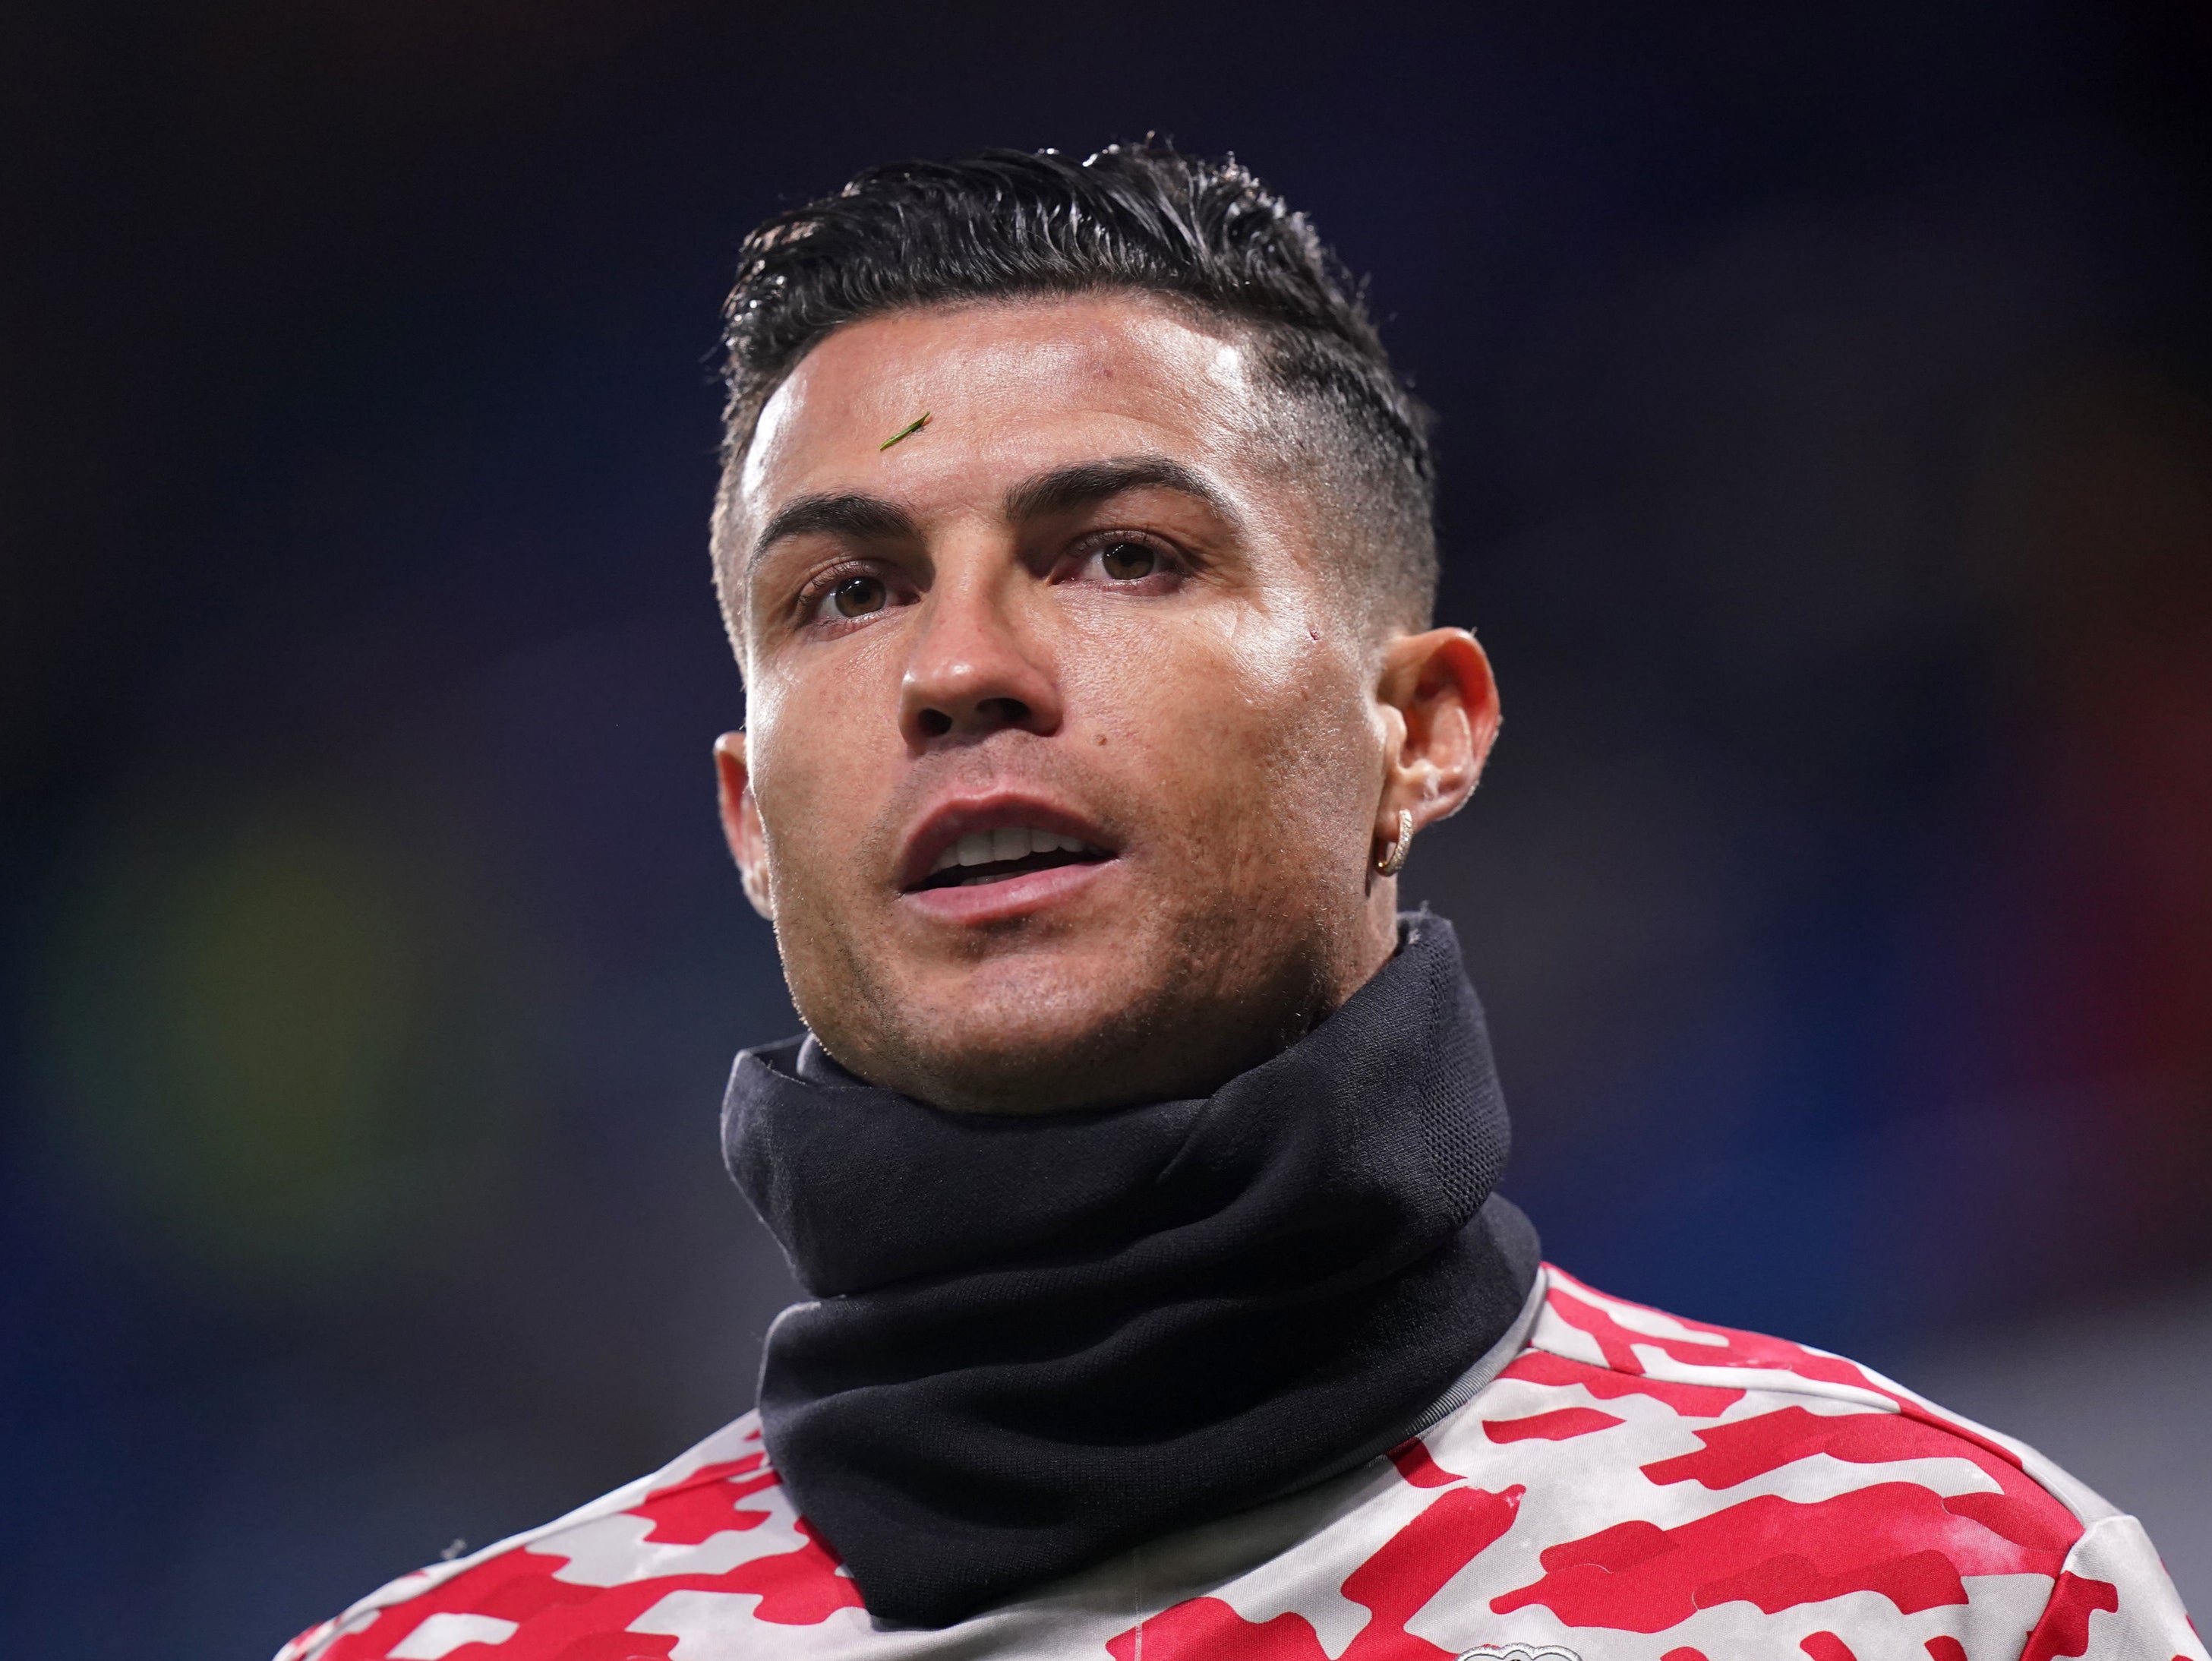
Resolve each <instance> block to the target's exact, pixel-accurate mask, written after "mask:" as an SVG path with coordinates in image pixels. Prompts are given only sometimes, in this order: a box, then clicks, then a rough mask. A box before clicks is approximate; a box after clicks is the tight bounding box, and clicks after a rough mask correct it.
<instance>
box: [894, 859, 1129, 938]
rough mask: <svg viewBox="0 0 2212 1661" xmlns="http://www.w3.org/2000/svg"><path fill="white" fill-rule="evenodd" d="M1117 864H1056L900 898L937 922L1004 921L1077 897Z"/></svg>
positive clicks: (912, 892) (1089, 862)
mask: <svg viewBox="0 0 2212 1661" xmlns="http://www.w3.org/2000/svg"><path fill="white" fill-rule="evenodd" d="M1118 863H1119V861H1115V860H1110V859H1107V860H1091V861H1085V862H1084V863H1082V864H1080V865H1055V866H1054V867H1051V868H1050V869H1049V870H1045V871H1025V872H1024V873H1022V874H1021V875H1020V876H1018V877H1005V878H1001V879H1000V880H999V881H997V882H979V883H975V884H972V885H969V886H967V887H964V888H963V887H960V886H957V885H956V886H953V887H951V888H917V889H915V890H914V891H911V892H909V893H905V894H902V895H900V896H899V898H900V901H901V902H902V904H907V905H910V906H912V907H914V908H915V910H917V911H919V912H921V914H922V916H926V917H928V918H931V919H933V921H935V922H958V923H984V922H1005V921H1006V919H1008V918H1010V917H1019V916H1027V915H1028V914H1030V913H1031V912H1036V911H1042V910H1044V909H1045V907H1047V906H1048V905H1057V904H1060V903H1062V902H1063V901H1066V900H1071V899H1073V898H1074V897H1075V896H1076V895H1078V894H1079V893H1081V892H1082V891H1084V890H1085V889H1086V888H1088V887H1089V886H1090V885H1091V884H1092V883H1094V882H1097V880H1098V879H1099V877H1100V876H1101V875H1102V874H1103V873H1104V872H1106V871H1107V870H1108V869H1109V868H1110V867H1113V866H1115V865H1116V864H1118Z"/></svg>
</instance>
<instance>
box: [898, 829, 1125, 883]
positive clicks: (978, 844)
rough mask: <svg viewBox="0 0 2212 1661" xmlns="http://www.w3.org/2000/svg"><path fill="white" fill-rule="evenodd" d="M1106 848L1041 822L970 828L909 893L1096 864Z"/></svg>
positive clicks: (947, 847) (1106, 855)
mask: <svg viewBox="0 0 2212 1661" xmlns="http://www.w3.org/2000/svg"><path fill="white" fill-rule="evenodd" d="M1112 857H1113V855H1110V854H1109V853H1108V852H1107V851H1106V850H1105V849H1103V848H1099V847H1096V846H1094V845H1093V844H1091V843H1087V842H1085V841H1084V840H1083V839H1082V838H1081V837H1071V836H1066V835H1063V834H1061V833H1060V831H1048V830H1047V829H1045V828H1044V827H1043V826H1042V825H1035V824H1003V825H997V826H994V827H993V828H992V829H990V830H988V831H968V832H967V833H965V834H964V835H963V836H961V837H957V838H956V839H955V840H954V841H952V842H951V843H947V844H946V845H945V848H944V849H942V850H940V851H939V854H938V855H937V857H936V858H935V859H934V860H933V861H931V863H930V866H929V868H928V870H927V871H926V872H924V873H922V876H921V880H919V881H918V882H915V883H911V884H909V885H908V888H907V891H908V893H918V892H921V891H926V890H928V889H933V888H981V887H985V886H987V885H991V884H994V883H1002V882H1011V881H1012V880H1013V879H1015V878H1017V877H1026V876H1029V875H1031V874H1032V873H1036V872H1040V871H1055V870H1058V869H1059V868H1060V867H1062V866H1066V865H1097V864H1101V863H1103V861H1107V860H1109V859H1111V858H1112Z"/></svg>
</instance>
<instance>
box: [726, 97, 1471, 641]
mask: <svg viewBox="0 0 2212 1661" xmlns="http://www.w3.org/2000/svg"><path fill="white" fill-rule="evenodd" d="M1115 290H1125V291H1134V292H1139V293H1148V294H1156V295H1164V296H1168V297H1170V298H1171V299H1174V300H1176V301H1181V302H1183V303H1185V304H1188V305H1190V306H1193V307H1195V308H1196V309H1197V310H1198V311H1200V313H1204V314H1206V315H1209V316H1211V317H1212V318H1214V319H1220V320H1223V321H1225V322H1227V323H1229V324H1231V325H1232V326H1237V327H1241V328H1243V329H1247V330H1249V331H1250V332H1251V334H1252V336H1253V337H1254V338H1255V339H1256V341H1257V343H1258V344H1259V347H1260V350H1259V353H1258V357H1259V360H1260V364H1261V371H1262V374H1264V375H1265V376H1266V378H1267V380H1268V381H1269V382H1270V383H1272V386H1273V388H1274V389H1275V390H1276V391H1277V392H1279V393H1280V394H1282V395H1283V397H1284V398H1285V400H1286V401H1287V402H1288V404H1289V405H1291V408H1292V410H1293V411H1295V417H1296V418H1294V419H1293V420H1291V422H1289V423H1285V424H1284V428H1283V430H1284V435H1285V439H1286V440H1287V441H1289V442H1290V443H1291V444H1293V445H1296V446H1297V447H1300V448H1302V449H1303V450H1304V452H1305V454H1304V456H1303V457H1302V459H1303V460H1304V462H1305V463H1306V464H1307V465H1310V467H1312V468H1314V469H1316V470H1317V475H1318V476H1317V478H1316V490H1317V492H1318V493H1319V494H1320V495H1321V496H1322V498H1323V499H1324V500H1323V502H1322V505H1323V507H1324V508H1325V509H1326V510H1327V512H1328V514H1329V515H1330V517H1331V518H1332V520H1334V524H1335V526H1337V527H1338V528H1339V530H1340V536H1339V537H1338V538H1334V539H1333V541H1334V547H1333V550H1332V557H1333V561H1334V565H1333V569H1334V575H1336V577H1337V579H1338V580H1339V581H1340V586H1341V587H1342V588H1343V589H1344V591H1345V593H1346V597H1347V599H1349V600H1350V602H1351V603H1352V604H1353V605H1355V606H1357V607H1358V610H1359V611H1361V612H1362V613H1364V618H1365V620H1366V621H1367V622H1368V623H1369V624H1370V626H1372V627H1375V628H1376V629H1377V630H1395V629H1408V630H1413V629H1420V628H1424V627H1426V626H1427V624H1428V622H1429V619H1430V617H1431V613H1432V611H1433V610H1434V607H1435V604H1436V587H1437V551H1436V531H1435V524H1434V520H1435V502H1436V464H1435V459H1434V457H1433V455H1432V453H1431V449H1430V447H1429V413H1428V411H1427V410H1426V409H1425V407H1424V406H1423V405H1421V403H1420V402H1419V399H1416V398H1414V396H1413V393H1412V392H1411V391H1410V390H1409V389H1408V388H1407V385H1406V383H1405V381H1404V380H1403V379H1401V377H1400V375H1399V374H1398V373H1397V372H1396V370H1395V369H1394V368H1392V367H1391V363H1390V358H1389V353H1387V352H1386V351H1384V350H1383V342H1382V339H1381V338H1380V337H1379V336H1378V335H1377V334H1376V329H1375V324H1374V321H1373V319H1371V318H1370V316H1369V314H1368V311H1367V306H1366V301H1365V296H1364V292H1363V287H1362V285H1361V284H1360V283H1358V281H1356V280H1355V279H1354V278H1353V277H1352V276H1351V275H1350V273H1349V272H1347V271H1346V269H1345V267H1344V265H1343V264H1342V262H1341V261H1340V260H1339V259H1337V258H1336V256H1335V254H1334V252H1331V251H1330V250H1329V249H1328V247H1327V246H1324V245H1323V244H1322V240H1321V239H1320V237H1319V236H1318V235H1316V234H1315V231H1314V228H1313V226H1312V225H1311V224H1310V222H1308V220H1307V219H1306V216H1304V214H1301V213H1293V212H1292V211H1291V210H1290V208H1289V207H1288V206H1287V205H1286V204H1285V203H1284V201H1283V199H1282V198H1280V197H1279V196H1277V195H1276V194H1275V193H1274V192H1272V191H1270V190H1269V189H1267V186H1264V185H1262V184H1261V182H1260V181H1259V179H1256V178H1255V177H1254V176H1253V175H1252V173H1250V172H1249V171H1248V170H1247V169H1245V168H1244V167H1242V166H1241V165H1239V164H1238V163H1237V162H1236V161H1206V160H1202V159H1200V158H1198V157H1195V156H1189V155H1183V154H1182V152H1180V151H1178V150H1176V149H1173V148H1172V147H1171V146H1169V145H1166V144H1164V143H1158V142H1156V141H1153V140H1151V139H1147V140H1146V142H1145V143H1141V144H1115V145H1111V146H1109V147H1108V148H1107V149H1103V150H1101V151H1099V152H1098V153H1097V155H1093V156H1091V157H1090V158H1089V159H1088V160H1087V161H1072V160H1070V159H1069V158H1068V157H1066V156H1065V155H1061V154H1060V153H1059V152H1058V151H1056V150H1039V151H1037V152H1036V153H1035V154H1033V155H1032V154H1030V152H1028V151H1024V150H1011V149H991V150H984V151H981V152H979V153H977V154H976V155H971V156H968V157H965V158H963V159H962V160H958V161H900V162H893V163H891V164H890V165H888V166H884V167H871V168H869V169H867V170H866V172H864V173H860V174H858V175H857V176H856V177H855V178H854V179H853V181H852V182H851V183H850V184H848V185H847V186H845V187H844V189H842V190H841V191H839V192H837V193H836V195H835V196H828V197H823V198H821V199H820V200H819V201H816V202H810V203H808V204H806V205H805V206H804V207H800V208H793V209H792V210H789V211H787V212H785V213H781V214H778V215H777V216H775V217H774V218H773V219H770V220H769V221H768V222H766V223H765V224H763V225H762V226H761V227H760V228H758V229H757V230H755V231H754V232H753V234H751V235H750V236H749V237H747V238H746V239H745V241H744V247H743V249H742V250H741V251H740V253H739V256H738V277H737V284H736V286H735V287H734V288H733V289H732V290H731V292H730V297H729V301H728V303H727V304H726V307H724V312H723V316H724V320H725V328H724V332H723V344H724V346H725V348H726V362H725V368H724V374H725V379H726V381H727V384H728V386H729V402H728V405H727V406H726V411H725V413H724V418H723V440H722V484H721V490H720V496H719V499H718V501H717V503H716V511H715V515H714V523H715V537H714V541H715V549H714V556H715V557H714V568H715V580H716V582H717V585H718V587H720V590H721V594H722V602H723V609H724V611H725V613H726V615H727V616H728V617H729V618H731V621H732V627H733V628H734V627H735V626H736V623H737V613H738V594H737V593H736V592H735V589H734V581H733V574H734V572H735V571H736V570H737V569H739V567H740V565H741V563H742V562H741V558H740V551H739V550H738V549H736V548H734V547H732V545H731V543H732V539H733V538H734V536H735V535H736V531H737V526H736V514H735V490H736V483H737V478H738V469H739V467H740V465H741V464H742V463H743V460H744V453H745V450H746V448H747V447H748V446H749V445H750V443H751V441H752V437H753V431H754V428H755V427H756V425H757V423H758V422H759V420H760V414H761V410H762V407H763V405H765V404H766V403H767V402H768V400H769V397H770V396H771V395H772V394H773V393H774V392H775V389H776V387H777V386H780V385H781V384H782V381H783V380H784V378H785V377H786V376H787V375H788V374H790V373H791V372H792V370H793V368H794V367H795V366H796V365H797V364H798V362H799V359H800V358H802V357H804V356H805V355H806V353H807V352H808V350H811V348H812V347H813V346H815V345H816V344H818V343H819V342H820V341H821V340H822V339H823V337H825V336H827V335H828V334H829V333H830V332H832V331H834V330H836V329H838V328H840V327H842V326H844V325H846V324H848V323H854V322H857V321H859V320H860V319H863V318H868V317H875V316H878V315H881V314H884V313H890V312H898V311H906V310H910V309H913V308H915V307H927V306H932V305H945V304H959V303H963V302H973V301H989V300H1000V299H1004V300H1016V299H1037V298H1048V297H1053V296H1062V295H1079V294H1094V293H1101V292H1109V293H1110V292H1112V291H1115Z"/></svg>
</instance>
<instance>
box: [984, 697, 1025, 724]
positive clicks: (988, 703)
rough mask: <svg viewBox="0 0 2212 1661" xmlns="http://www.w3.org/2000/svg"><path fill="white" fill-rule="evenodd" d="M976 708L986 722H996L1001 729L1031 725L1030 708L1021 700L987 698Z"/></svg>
mask: <svg viewBox="0 0 2212 1661" xmlns="http://www.w3.org/2000/svg"><path fill="white" fill-rule="evenodd" d="M975 708H976V711H977V713H979V714H980V715H982V716H983V717H984V718H985V719H986V720H987V721H996V722H997V723H998V724H999V725H1000V726H1001V727H1026V726H1027V725H1029V719H1030V707H1029V705H1027V704H1026V703H1023V702H1022V701H1021V700H1020V699H1019V698H985V699H984V700H983V701H982V702H981V703H979V704H977V705H976V706H975Z"/></svg>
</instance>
